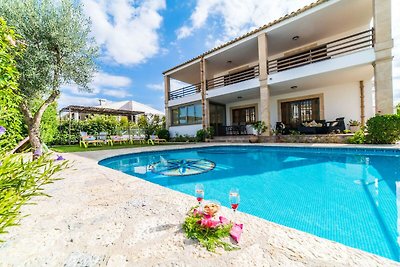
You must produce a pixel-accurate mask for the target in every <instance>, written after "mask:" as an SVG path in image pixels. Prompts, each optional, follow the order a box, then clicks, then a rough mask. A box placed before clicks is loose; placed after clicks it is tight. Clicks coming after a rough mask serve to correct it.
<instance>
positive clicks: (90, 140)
mask: <svg viewBox="0 0 400 267" xmlns="http://www.w3.org/2000/svg"><path fill="white" fill-rule="evenodd" d="M80 134H81V138H80V140H79V146H80V147H82V146H83V147H85V148H87V147H88V146H89V145H91V144H92V145H95V146H97V145H102V144H104V141H102V140H98V139H96V137H95V136H93V135H88V134H87V132H80Z"/></svg>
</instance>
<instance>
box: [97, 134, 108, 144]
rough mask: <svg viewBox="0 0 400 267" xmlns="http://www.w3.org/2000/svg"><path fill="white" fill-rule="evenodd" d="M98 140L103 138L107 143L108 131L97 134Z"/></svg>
mask: <svg viewBox="0 0 400 267" xmlns="http://www.w3.org/2000/svg"><path fill="white" fill-rule="evenodd" d="M96 139H97V140H101V141H103V142H104V143H106V142H107V132H100V133H99V134H98V135H97V138H96Z"/></svg>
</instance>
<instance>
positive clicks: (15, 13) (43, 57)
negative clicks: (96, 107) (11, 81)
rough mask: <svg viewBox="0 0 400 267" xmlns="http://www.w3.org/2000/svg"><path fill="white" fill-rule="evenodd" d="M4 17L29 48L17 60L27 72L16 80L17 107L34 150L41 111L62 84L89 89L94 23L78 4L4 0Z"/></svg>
mask: <svg viewBox="0 0 400 267" xmlns="http://www.w3.org/2000/svg"><path fill="white" fill-rule="evenodd" d="M0 14H2V16H4V17H5V19H6V20H7V22H8V23H9V24H10V25H11V26H13V27H14V28H15V31H16V32H17V33H18V34H19V35H20V36H21V38H22V39H23V40H24V43H25V44H26V51H25V53H24V56H23V57H20V58H18V59H17V69H18V71H19V72H20V73H21V74H23V75H21V76H19V79H18V83H19V91H18V94H19V95H20V96H21V97H22V98H21V104H20V105H19V106H20V108H21V111H22V114H23V115H24V119H25V122H26V124H27V126H28V133H29V137H30V139H29V141H30V143H31V145H32V147H33V150H36V149H38V148H39V147H40V145H41V141H40V137H39V136H38V134H39V132H40V121H41V119H42V115H43V112H44V111H45V110H46V108H47V106H48V105H50V104H51V103H53V102H54V101H55V100H56V99H57V97H58V96H59V95H60V86H61V85H62V84H75V85H77V86H78V88H79V89H82V90H86V91H90V88H89V84H90V82H91V80H92V77H93V74H94V72H95V62H94V59H95V57H96V56H97V47H96V45H95V42H94V39H93V38H89V33H90V21H89V19H87V18H86V17H85V16H84V14H83V12H82V8H81V5H80V4H79V3H78V2H77V1H75V0H59V1H53V0H41V1H38V0H0ZM37 101H39V102H40V107H39V108H38V109H36V103H37Z"/></svg>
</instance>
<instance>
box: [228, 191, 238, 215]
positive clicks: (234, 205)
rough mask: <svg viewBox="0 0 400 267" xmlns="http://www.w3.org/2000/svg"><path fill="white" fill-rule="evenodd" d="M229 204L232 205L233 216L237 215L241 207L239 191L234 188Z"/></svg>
mask: <svg viewBox="0 0 400 267" xmlns="http://www.w3.org/2000/svg"><path fill="white" fill-rule="evenodd" d="M229 202H230V203H231V207H232V209H233V214H236V210H237V208H238V207H239V203H240V194H239V189H237V188H232V189H231V191H229Z"/></svg>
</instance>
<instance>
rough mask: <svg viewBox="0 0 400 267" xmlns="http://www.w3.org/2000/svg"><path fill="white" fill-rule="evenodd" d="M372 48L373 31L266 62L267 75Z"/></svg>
mask: <svg viewBox="0 0 400 267" xmlns="http://www.w3.org/2000/svg"><path fill="white" fill-rule="evenodd" d="M373 46H374V29H370V30H366V31H363V32H359V33H356V34H353V35H350V36H346V37H344V38H340V39H337V40H334V41H332V42H328V43H325V44H322V45H319V46H318V47H316V48H313V49H310V50H307V51H303V52H301V53H298V54H295V55H291V56H287V57H281V58H278V59H274V60H270V61H268V74H274V73H277V72H282V71H286V70H289V69H293V68H298V67H301V66H304V65H308V64H313V63H316V62H321V61H324V60H328V59H332V58H336V57H338V56H343V55H347V54H351V53H355V52H357V51H361V50H364V49H367V48H372V47H373Z"/></svg>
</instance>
